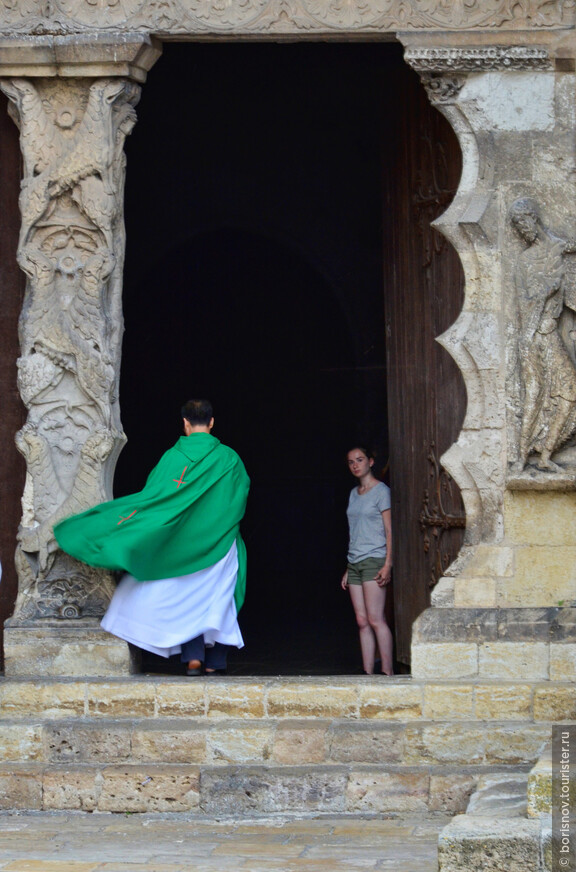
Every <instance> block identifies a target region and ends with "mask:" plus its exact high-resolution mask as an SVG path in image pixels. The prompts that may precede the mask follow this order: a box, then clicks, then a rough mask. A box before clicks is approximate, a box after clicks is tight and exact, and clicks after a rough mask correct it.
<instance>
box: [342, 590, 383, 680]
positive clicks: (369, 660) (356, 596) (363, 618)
mask: <svg viewBox="0 0 576 872" xmlns="http://www.w3.org/2000/svg"><path fill="white" fill-rule="evenodd" d="M374 584H376V582H374ZM376 586H377V585H376ZM363 588H364V585H363V584H349V585H348V590H349V591H350V599H351V600H352V606H353V607H354V614H355V615H356V623H357V624H358V630H359V633H360V650H361V651H362V665H363V667H364V672H367V673H368V675H372V673H373V672H374V658H375V656H376V639H375V637H374V633H373V631H372V627H371V626H370V622H369V620H368V614H367V611H366V604H365V602H364V590H363Z"/></svg>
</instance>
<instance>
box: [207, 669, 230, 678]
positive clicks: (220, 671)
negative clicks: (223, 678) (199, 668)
mask: <svg viewBox="0 0 576 872" xmlns="http://www.w3.org/2000/svg"><path fill="white" fill-rule="evenodd" d="M204 675H206V676H207V677H208V678H211V677H212V676H213V675H226V670H225V669H206V671H205V673H204Z"/></svg>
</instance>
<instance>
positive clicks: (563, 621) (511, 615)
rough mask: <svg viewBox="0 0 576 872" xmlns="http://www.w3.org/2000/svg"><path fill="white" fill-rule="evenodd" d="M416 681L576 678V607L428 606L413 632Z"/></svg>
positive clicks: (551, 679)
mask: <svg viewBox="0 0 576 872" xmlns="http://www.w3.org/2000/svg"><path fill="white" fill-rule="evenodd" d="M412 675H413V677H414V678H418V679H424V680H427V679H431V680H434V679H446V678H448V679H462V678H466V679H470V678H472V679H477V678H480V679H490V680H494V679H502V680H506V681H515V682H518V681H546V680H550V681H561V682H566V681H570V682H572V681H574V680H576V608H573V607H571V606H570V607H568V606H565V607H559V606H550V607H542V608H524V609H521V608H518V609H456V608H430V609H427V610H426V611H424V612H422V614H421V615H420V617H419V618H417V619H416V621H415V622H414V625H413V628H412Z"/></svg>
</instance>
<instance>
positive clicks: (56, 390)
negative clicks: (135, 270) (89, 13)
mask: <svg viewBox="0 0 576 872" xmlns="http://www.w3.org/2000/svg"><path fill="white" fill-rule="evenodd" d="M143 42H146V40H145V39H144V38H138V39H137V40H135V46H134V47H135V50H138V51H139V50H140V48H141V45H142V43H143ZM106 44H107V46H108V48H109V44H110V40H109V39H108V40H107V43H106ZM108 55H109V52H108V53H107V57H106V63H105V64H104V68H105V69H106V71H107V72H110V69H111V67H110V63H109V56H108ZM78 56H79V57H81V53H79V55H78ZM120 56H121V59H122V64H121V69H124V68H125V60H126V46H125V45H123V46H122V51H121V52H120ZM156 56H157V55H156ZM42 57H43V55H42ZM91 66H92V68H93V65H92V64H91ZM4 69H5V67H4ZM39 69H40V70H42V69H44V68H43V66H42V63H40V64H39ZM76 71H77V72H80V71H82V66H81V63H80V66H78V67H77V68H76ZM0 72H2V66H1V65H0ZM139 78H141V76H139ZM0 88H2V90H3V91H4V93H5V94H6V95H7V96H8V98H9V100H10V110H9V111H10V114H11V115H12V118H13V119H14V121H15V122H16V124H17V125H18V127H19V129H20V143H21V149H22V155H23V169H24V172H23V180H22V186H21V194H20V211H21V216H22V224H21V230H20V238H19V245H18V255H17V257H18V262H19V264H20V266H21V268H22V269H23V271H24V272H25V273H26V276H27V282H26V292H25V297H24V303H23V307H22V312H21V316H20V321H19V341H20V352H21V353H20V358H19V360H18V387H19V390H20V394H21V396H22V400H23V402H24V404H25V406H26V408H27V410H28V416H27V421H26V423H25V425H24V427H23V428H22V430H20V432H19V433H18V434H17V435H16V444H17V447H18V449H19V451H20V452H21V454H22V455H23V456H24V458H25V460H26V465H27V474H26V485H25V490H24V495H23V500H22V504H23V515H22V521H21V526H20V530H19V534H18V545H17V551H16V566H17V570H18V576H19V590H18V598H17V603H16V609H15V613H14V616H13V617H12V618H11V619H10V620H9V621H8V622H7V628H6V636H5V641H6V645H5V647H6V669H7V672H8V673H11V674H21V673H22V669H24V670H31V663H34V669H33V670H32V671H34V672H35V673H36V674H38V673H40V674H42V673H44V674H54V673H51V672H50V671H49V670H50V669H51V668H52V669H53V668H54V667H53V664H50V663H47V662H46V663H45V665H44V668H43V666H42V661H41V660H40V661H38V660H37V657H35V656H34V653H33V652H34V651H35V650H37V649H38V648H39V647H41V646H42V644H44V643H42V642H39V634H40V636H43V637H45V638H44V642H45V643H46V644H47V645H48V648H50V645H49V644H48V639H49V638H53V637H54V634H55V633H56V639H57V641H53V642H52V647H54V646H56V647H57V648H58V647H59V650H60V649H62V650H60V654H59V664H60V665H59V666H58V667H57V670H56V672H57V674H74V671H75V670H76V669H78V670H79V672H80V674H90V672H92V673H93V674H110V672H115V671H117V670H118V669H119V670H120V671H127V670H128V669H129V668H130V658H129V655H128V649H127V646H126V645H125V643H123V642H120V641H119V640H115V639H113V637H108V636H106V635H105V634H103V632H102V631H101V630H100V629H99V627H98V618H99V617H101V615H102V614H103V613H104V611H105V609H106V607H107V605H108V603H109V601H110V597H111V595H112V592H113V590H114V578H113V575H112V573H110V572H107V571H105V570H99V569H94V568H91V567H88V566H85V565H84V564H81V563H79V562H78V561H76V560H74V559H73V558H71V557H69V556H68V555H67V554H64V553H63V552H61V551H60V550H59V549H58V546H57V543H56V541H55V538H54V533H53V527H54V525H55V524H56V523H57V522H58V521H59V520H61V519H62V518H65V517H67V516H69V515H72V514H75V513H77V512H81V511H83V510H85V509H87V508H89V507H91V506H93V505H95V504H97V503H100V502H103V501H105V500H107V499H110V498H111V496H112V477H113V473H114V466H115V463H116V459H117V457H118V454H119V452H120V450H121V448H122V446H123V444H124V442H125V436H124V433H123V431H122V425H121V422H120V409H119V403H118V382H119V373H120V356H121V340H122V332H123V320H122V303H121V294H122V268H123V261H124V247H125V233H124V222H123V196H124V175H125V157H124V153H123V146H124V140H125V138H126V136H127V135H128V134H129V133H130V132H131V130H132V128H133V126H134V124H135V122H136V112H135V108H134V107H135V105H136V103H137V102H138V98H139V94H140V87H139V85H138V84H136V83H134V82H133V81H131V80H130V79H127V78H125V77H123V76H110V75H107V76H102V77H98V78H86V77H81V78H77V77H56V76H54V77H50V78H49V77H44V76H40V77H37V78H32V77H26V78H22V77H14V78H3V79H1V80H0ZM64 625H65V626H66V627H68V630H67V632H66V633H63V632H62V633H61V634H60V635H59V636H58V631H57V628H58V626H62V627H64ZM74 627H76V628H77V629H79V630H81V631H82V634H81V635H82V638H83V640H84V642H83V644H84V646H85V643H86V639H87V636H86V634H88V635H89V636H90V638H91V641H92V644H91V645H90V646H89V647H90V648H92V649H93V650H94V652H95V653H99V652H101V653H102V657H101V658H100V665H98V657H95V662H94V664H90V663H89V662H86V663H84V662H82V660H81V658H80V659H79V658H78V657H77V653H78V652H77V649H78V639H77V638H76V637H75V636H74V632H73V628H74ZM104 636H105V638H106V642H105V644H104V647H105V648H106V651H107V652H108V653H104V647H103V646H102V644H101V643H102V638H101V637H104ZM27 638H29V639H30V650H28V653H27V654H23V652H24V651H25V650H26V642H25V640H26V639H27ZM23 640H24V641H23ZM65 640H67V641H66V642H65ZM66 646H68V648H69V649H70V651H72V652H76V653H74V654H71V655H70V656H67V654H66V650H65V649H66ZM114 647H116V648H117V649H118V650H117V651H116V653H113V654H112V656H110V650H111V648H114ZM87 669H88V672H86V670H87Z"/></svg>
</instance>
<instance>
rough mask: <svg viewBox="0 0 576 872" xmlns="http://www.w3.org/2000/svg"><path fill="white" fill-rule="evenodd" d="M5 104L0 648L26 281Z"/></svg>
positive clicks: (18, 467) (14, 510) (8, 589)
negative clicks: (18, 254)
mask: <svg viewBox="0 0 576 872" xmlns="http://www.w3.org/2000/svg"><path fill="white" fill-rule="evenodd" d="M7 104H8V99H7V98H6V97H5V96H4V94H1V93H0V349H1V351H0V402H1V405H2V425H1V426H0V561H1V562H2V582H1V583H0V653H1V652H2V644H1V643H2V637H3V627H4V621H5V620H6V618H8V617H10V615H11V614H12V611H13V609H14V603H15V601H16V592H17V588H18V584H17V579H16V570H15V567H14V552H15V550H16V534H17V531H18V524H19V521H20V516H21V514H22V507H21V498H22V491H23V489H24V476H25V466H24V460H23V458H22V457H21V456H20V454H18V452H17V451H16V447H15V445H14V435H15V433H16V431H17V430H19V429H20V427H22V425H23V423H24V421H25V409H24V406H23V405H22V401H21V400H20V395H19V393H18V388H17V384H16V360H17V358H18V316H19V314H20V309H21V306H22V299H23V294H24V286H25V280H24V273H23V272H22V271H21V270H20V268H19V266H18V264H17V262H16V249H17V245H18V233H19V229H20V213H19V210H18V193H19V190H20V179H21V176H22V172H21V158H20V146H19V143H18V129H17V127H16V125H15V124H14V122H13V121H12V119H11V118H10V117H9V115H8V111H7Z"/></svg>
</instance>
